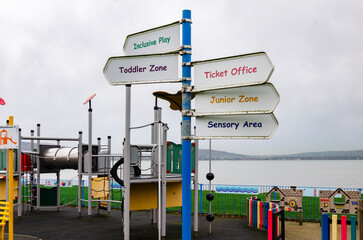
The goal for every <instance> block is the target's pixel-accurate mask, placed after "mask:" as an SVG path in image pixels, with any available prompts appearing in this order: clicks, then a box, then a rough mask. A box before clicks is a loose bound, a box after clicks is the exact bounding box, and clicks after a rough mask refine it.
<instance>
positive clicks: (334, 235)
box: [321, 213, 357, 240]
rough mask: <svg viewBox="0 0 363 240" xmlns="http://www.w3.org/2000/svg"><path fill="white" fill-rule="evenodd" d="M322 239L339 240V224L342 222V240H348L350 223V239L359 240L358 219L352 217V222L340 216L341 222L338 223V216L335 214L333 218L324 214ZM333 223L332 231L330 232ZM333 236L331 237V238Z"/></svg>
mask: <svg viewBox="0 0 363 240" xmlns="http://www.w3.org/2000/svg"><path fill="white" fill-rule="evenodd" d="M321 218H322V223H321V239H322V240H330V239H332V240H337V239H338V223H339V222H340V225H341V227H340V233H341V238H340V239H342V240H347V232H348V231H347V224H349V223H350V237H351V239H352V240H353V239H354V240H355V239H357V217H356V216H350V221H347V216H345V215H342V216H340V221H338V215H336V214H333V215H332V216H331V218H329V215H328V214H326V213H324V214H322V216H321ZM330 223H331V225H332V226H331V231H330ZM330 236H331V237H330Z"/></svg>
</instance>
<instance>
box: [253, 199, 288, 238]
mask: <svg viewBox="0 0 363 240" xmlns="http://www.w3.org/2000/svg"><path fill="white" fill-rule="evenodd" d="M247 202H248V204H247V223H248V225H249V226H251V227H255V228H257V229H261V230H265V231H267V236H268V240H278V239H282V240H284V239H285V218H284V210H281V209H280V208H279V206H278V205H277V204H274V203H270V202H262V201H260V199H258V198H257V197H250V198H247ZM279 222H281V223H279Z"/></svg>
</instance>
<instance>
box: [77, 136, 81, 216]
mask: <svg viewBox="0 0 363 240" xmlns="http://www.w3.org/2000/svg"><path fill="white" fill-rule="evenodd" d="M78 134H79V136H78V214H79V216H80V217H81V212H82V132H78Z"/></svg>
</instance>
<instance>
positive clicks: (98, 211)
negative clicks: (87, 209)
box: [97, 137, 101, 214]
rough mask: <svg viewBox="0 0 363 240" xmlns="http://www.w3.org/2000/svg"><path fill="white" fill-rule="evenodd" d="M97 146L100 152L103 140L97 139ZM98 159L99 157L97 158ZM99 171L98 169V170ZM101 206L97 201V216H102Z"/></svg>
mask: <svg viewBox="0 0 363 240" xmlns="http://www.w3.org/2000/svg"><path fill="white" fill-rule="evenodd" d="M97 146H98V152H99V151H100V150H101V138H100V137H99V138H97ZM97 155H98V153H97ZM97 158H98V157H97ZM97 171H98V169H97ZM100 206H101V202H99V201H97V214H100Z"/></svg>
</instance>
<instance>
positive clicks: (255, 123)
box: [243, 121, 262, 128]
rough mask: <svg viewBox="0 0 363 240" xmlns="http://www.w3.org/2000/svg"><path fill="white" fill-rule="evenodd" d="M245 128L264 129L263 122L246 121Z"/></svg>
mask: <svg viewBox="0 0 363 240" xmlns="http://www.w3.org/2000/svg"><path fill="white" fill-rule="evenodd" d="M243 127H254V128H257V127H259V128H260V127H262V123H261V122H258V123H257V122H250V123H249V122H248V121H246V122H245V123H244V124H243Z"/></svg>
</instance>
